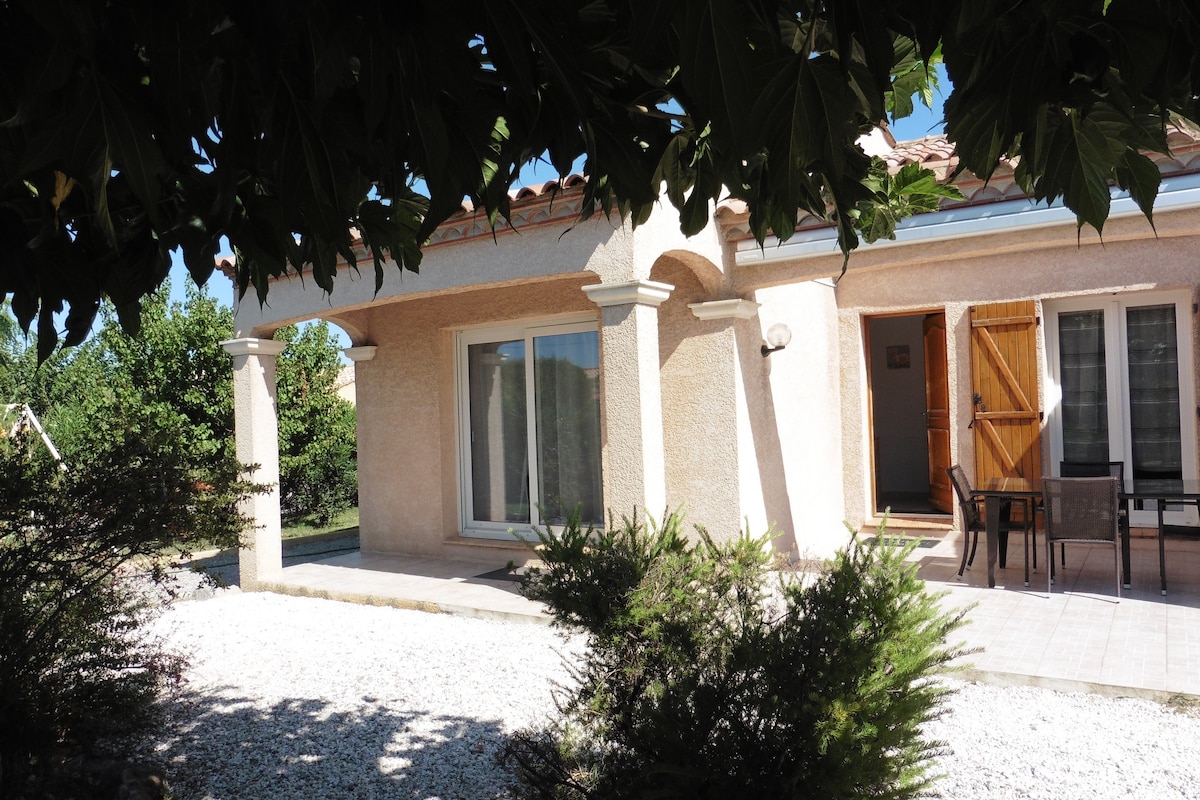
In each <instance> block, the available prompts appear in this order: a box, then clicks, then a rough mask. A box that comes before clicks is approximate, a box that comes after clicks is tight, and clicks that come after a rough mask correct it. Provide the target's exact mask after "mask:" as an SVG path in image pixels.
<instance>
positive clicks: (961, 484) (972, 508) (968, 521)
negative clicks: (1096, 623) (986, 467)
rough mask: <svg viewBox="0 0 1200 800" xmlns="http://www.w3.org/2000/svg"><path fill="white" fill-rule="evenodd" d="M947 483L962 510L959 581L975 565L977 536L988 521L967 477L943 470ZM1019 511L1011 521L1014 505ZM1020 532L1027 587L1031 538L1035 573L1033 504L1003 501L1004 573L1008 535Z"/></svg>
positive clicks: (959, 471)
mask: <svg viewBox="0 0 1200 800" xmlns="http://www.w3.org/2000/svg"><path fill="white" fill-rule="evenodd" d="M946 474H947V475H949V476H950V483H951V484H953V485H954V493H955V494H956V495H958V507H959V508H960V509H962V518H963V557H962V563H961V564H959V565H958V577H959V578H960V579H961V578H962V575H963V571H964V570H966V569H967V568H969V567H970V566H971V565H972V564H973V563H975V549H976V548H977V547H978V546H979V534H980V533H981V532H984V531H986V530H987V519H986V518H985V516H984V501H983V498H980V497H972V496H971V482H970V481H969V480H967V473H966V472H964V471H963V468H962V467H961V466H960V465H958V464H955V465H954V466H952V467H950V468H949V469H947V470H946ZM1014 503H1015V504H1016V505H1017V506H1018V507H1020V508H1021V510H1022V515H1021V519H1019V520H1014V519H1012V508H1013V504H1014ZM1014 531H1020V532H1021V533H1022V534H1024V536H1025V585H1026V586H1028V585H1029V553H1030V550H1029V537H1030V536H1032V537H1033V568H1034V569H1037V530H1036V528H1035V527H1034V518H1033V503H1032V502H1031V501H1029V500H1028V499H1026V498H1014V499H1013V500H1006V501H1005V502H1004V503H1003V505H1001V506H1000V568H1001V569H1004V567H1005V562H1006V561H1007V560H1008V534H1009V533H1011V532H1014Z"/></svg>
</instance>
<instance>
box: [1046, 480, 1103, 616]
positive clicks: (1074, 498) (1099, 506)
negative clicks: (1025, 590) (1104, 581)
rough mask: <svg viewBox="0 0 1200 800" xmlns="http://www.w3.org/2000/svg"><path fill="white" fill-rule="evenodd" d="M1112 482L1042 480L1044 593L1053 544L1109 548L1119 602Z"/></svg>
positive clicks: (1051, 579) (1048, 587)
mask: <svg viewBox="0 0 1200 800" xmlns="http://www.w3.org/2000/svg"><path fill="white" fill-rule="evenodd" d="M1117 486H1118V481H1117V479H1116V478H1043V479H1042V499H1043V503H1042V513H1043V514H1044V515H1045V520H1046V556H1047V558H1048V559H1049V561H1050V569H1049V575H1048V578H1047V583H1046V592H1047V594H1049V593H1050V591H1051V587H1052V586H1053V584H1054V543H1055V542H1060V543H1061V542H1081V543H1085V544H1111V545H1112V548H1113V571H1114V572H1115V574H1116V580H1115V583H1116V586H1117V599H1118V600H1120V599H1121V530H1120V522H1119V519H1118V510H1117V509H1118V502H1117V492H1118V488H1117Z"/></svg>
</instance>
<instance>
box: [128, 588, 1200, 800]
mask: <svg viewBox="0 0 1200 800" xmlns="http://www.w3.org/2000/svg"><path fill="white" fill-rule="evenodd" d="M157 624H158V626H159V631H160V632H161V633H162V635H164V636H165V637H166V638H167V640H168V642H169V644H170V645H171V646H172V647H173V648H174V649H176V650H178V651H180V652H182V653H184V654H185V655H187V656H188V657H189V658H190V659H191V662H192V663H191V667H190V668H189V670H188V672H187V676H186V684H185V686H184V688H183V693H182V696H181V698H180V701H179V702H178V703H177V704H176V705H175V706H174V709H173V714H172V719H171V720H170V722H169V724H168V727H167V729H166V731H165V732H164V733H163V734H162V735H161V736H159V737H158V738H157V739H156V740H155V741H154V742H152V743H148V744H147V745H146V748H147V749H146V752H145V753H144V754H143V757H145V758H146V759H147V760H151V761H153V762H157V763H160V764H166V769H167V773H168V777H169V779H170V781H171V784H172V787H173V789H174V798H175V800H259V799H260V798H261V800H290V799H291V798H297V799H299V798H312V800H326V799H327V800H342V798H355V799H356V800H374V799H375V798H379V799H380V800H382V799H383V798H389V800H392V799H403V800H408V799H411V800H435V799H436V800H452V799H455V798H462V800H478V799H481V798H506V797H510V796H511V795H510V794H509V792H508V786H509V778H508V776H507V775H506V774H505V773H504V772H503V771H502V770H500V768H499V767H498V766H497V765H496V763H495V755H496V753H497V751H498V749H499V748H500V747H501V745H502V742H503V739H504V736H505V735H506V734H508V733H510V732H512V731H514V730H516V729H518V728H521V727H524V726H527V725H530V724H535V723H537V722H539V721H540V720H542V719H544V718H545V717H546V715H547V714H549V713H550V712H551V711H552V709H553V704H552V700H551V694H552V686H553V684H554V683H555V682H558V681H564V680H565V678H566V673H565V670H564V668H563V666H562V660H561V657H562V655H563V654H564V653H567V654H569V653H570V652H571V648H572V647H575V646H578V643H577V642H566V641H564V640H563V639H562V638H561V637H560V635H559V634H558V633H557V632H556V631H554V630H552V629H550V628H547V627H543V626H537V625H530V624H522V623H508V622H493V621H481V620H474V619H468V618H464V617H454V616H444V615H435V614H426V613H421V612H415V611H401V610H396V609H391V608H376V607H370V606H357V605H351V604H347V603H338V602H333V601H326V600H315V599H308V598H297V597H284V596H280V595H272V594H238V593H227V594H222V595H220V596H218V597H216V598H214V599H210V600H204V601H197V602H185V603H178V604H176V605H175V606H174V607H173V608H172V609H171V610H170V611H168V612H167V614H166V615H165V616H164V617H163V618H162V619H161V620H159V622H158V623H157ZM954 686H955V687H956V688H957V692H956V693H955V695H954V697H953V700H952V701H951V708H950V710H949V713H947V714H946V715H945V716H944V717H943V718H941V719H939V720H937V721H935V722H934V723H932V725H931V728H930V734H931V735H932V736H933V737H934V738H937V739H941V740H943V741H945V742H947V744H948V745H949V747H950V750H951V753H950V755H949V756H948V757H947V758H945V759H943V761H942V763H941V764H940V765H939V767H940V769H941V770H942V771H944V772H945V773H946V774H945V777H943V778H942V779H941V781H940V782H939V784H938V786H937V794H936V796H937V797H943V798H955V799H956V800H959V799H965V798H1046V799H1047V800H1051V799H1053V800H1070V799H1071V798H1080V799H1081V800H1082V799H1083V798H1087V799H1088V800H1092V799H1093V798H1122V799H1123V800H1127V799H1128V798H1155V799H1156V800H1169V799H1170V798H1200V716H1198V715H1196V714H1195V713H1192V714H1188V713H1180V712H1177V711H1176V710H1174V709H1172V708H1169V707H1166V706H1162V705H1158V704H1155V703H1151V702H1148V701H1142V700H1130V699H1116V700H1114V699H1106V698H1101V697H1098V696H1094V695H1085V694H1061V693H1056V692H1050V691H1046V690H1040V689H1029V688H999V687H994V686H986V685H978V684H969V683H955V684H954ZM1064 736H1073V737H1074V740H1073V741H1071V742H1068V743H1066V744H1058V742H1059V740H1060V739H1061V738H1062V737H1064Z"/></svg>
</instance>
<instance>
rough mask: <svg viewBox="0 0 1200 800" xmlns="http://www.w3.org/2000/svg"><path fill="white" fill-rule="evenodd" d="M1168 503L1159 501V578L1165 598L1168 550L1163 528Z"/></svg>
mask: <svg viewBox="0 0 1200 800" xmlns="http://www.w3.org/2000/svg"><path fill="white" fill-rule="evenodd" d="M1165 505H1166V501H1165V500H1162V499H1161V498H1160V499H1159V501H1158V578H1159V580H1160V581H1162V593H1163V596H1164V597H1165V596H1166V594H1167V548H1166V547H1165V546H1164V544H1163V537H1164V535H1165V533H1166V531H1165V530H1164V526H1163V507H1164V506H1165Z"/></svg>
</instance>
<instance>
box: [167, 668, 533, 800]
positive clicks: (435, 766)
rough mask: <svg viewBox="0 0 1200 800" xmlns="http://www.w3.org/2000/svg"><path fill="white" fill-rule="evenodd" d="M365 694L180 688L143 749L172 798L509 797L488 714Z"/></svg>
mask: <svg viewBox="0 0 1200 800" xmlns="http://www.w3.org/2000/svg"><path fill="white" fill-rule="evenodd" d="M401 703H402V701H400V700H397V699H395V698H392V699H390V700H389V699H387V698H375V697H371V696H366V697H363V698H362V699H361V701H360V702H359V703H358V704H357V705H356V707H355V708H353V709H349V710H348V709H346V708H345V704H344V703H343V704H340V707H338V706H337V705H335V704H333V703H330V702H328V701H325V700H317V699H281V700H278V701H276V702H275V703H274V704H272V705H271V706H270V707H269V708H263V707H258V708H256V707H255V706H254V702H253V701H252V700H250V699H247V698H240V697H231V696H215V695H200V694H195V693H189V692H185V693H183V694H182V695H181V696H179V697H178V698H177V699H175V700H174V701H172V702H171V703H170V704H169V711H168V713H169V719H168V721H167V722H166V723H165V725H164V727H163V729H162V730H161V731H160V732H159V733H158V734H157V735H155V736H153V737H151V738H150V739H149V740H147V742H146V743H145V744H144V749H143V757H144V758H145V760H147V761H150V762H152V763H155V764H161V765H162V766H163V767H164V771H165V773H166V776H167V780H168V782H169V784H170V786H171V789H172V792H173V793H172V795H171V796H172V797H173V798H175V800H199V798H206V799H211V800H234V798H236V799H237V800H279V798H306V799H307V798H312V799H313V800H322V798H330V799H331V800H332V799H333V798H338V799H339V800H340V798H356V799H357V800H384V798H389V799H391V798H403V799H404V800H425V798H434V797H436V798H441V800H452V799H453V798H462V799H463V800H468V799H470V800H476V799H477V798H504V797H509V796H510V795H509V793H508V791H507V789H508V787H509V786H510V785H511V784H512V779H511V778H510V777H509V776H508V775H507V774H506V773H505V772H504V771H503V769H502V768H501V767H500V766H499V765H498V764H497V762H496V754H497V753H498V752H499V751H500V750H501V749H502V748H503V746H504V742H505V739H506V735H505V734H504V732H503V731H502V730H500V728H499V727H498V725H497V724H495V723H493V722H488V721H482V720H475V719H464V718H459V717H445V716H440V715H437V714H434V713H432V712H427V711H408V710H405V711H397V710H396V706H398V705H401Z"/></svg>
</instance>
